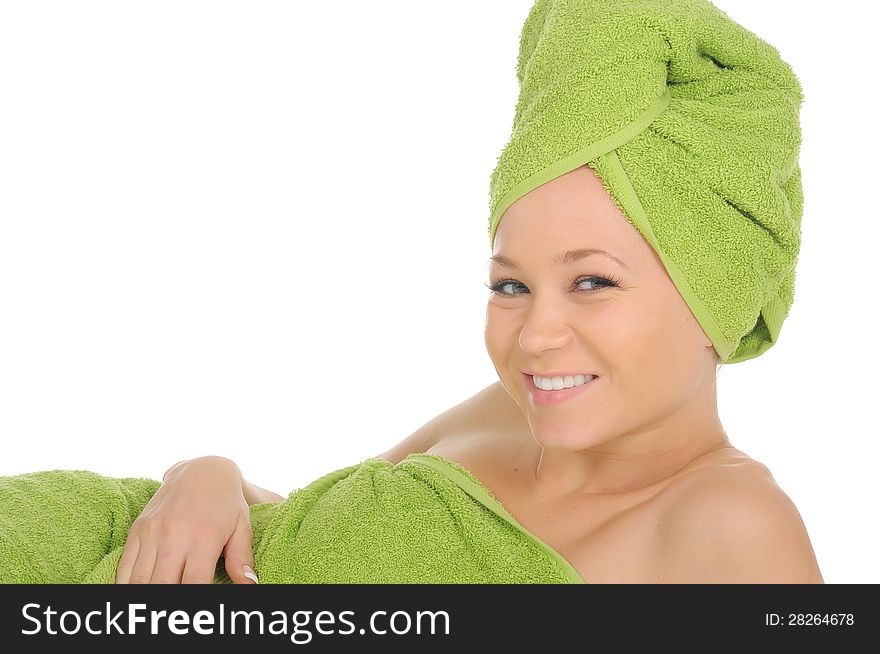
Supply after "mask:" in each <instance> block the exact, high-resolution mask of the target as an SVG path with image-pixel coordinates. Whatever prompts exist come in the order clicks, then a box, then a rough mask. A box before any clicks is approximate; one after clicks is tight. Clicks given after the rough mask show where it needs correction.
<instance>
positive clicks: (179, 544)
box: [116, 456, 257, 584]
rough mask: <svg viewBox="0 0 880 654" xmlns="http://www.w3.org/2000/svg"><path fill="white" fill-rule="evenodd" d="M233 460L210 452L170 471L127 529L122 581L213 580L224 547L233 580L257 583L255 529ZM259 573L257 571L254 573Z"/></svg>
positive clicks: (120, 569)
mask: <svg viewBox="0 0 880 654" xmlns="http://www.w3.org/2000/svg"><path fill="white" fill-rule="evenodd" d="M242 482H243V479H242V475H241V470H240V469H239V468H238V466H237V465H236V464H235V462H234V461H232V460H230V459H226V458H223V457H218V456H206V457H199V458H196V459H191V460H189V461H183V462H181V463H178V464H177V465H175V466H174V467H172V468H171V469H169V470H168V472H167V473H165V479H164V480H163V482H162V485H161V486H160V487H159V490H157V491H156V493H155V494H154V495H153V497H152V498H151V499H150V501H149V502H147V505H146V506H145V507H144V510H143V511H142V512H141V514H140V516H139V517H138V518H137V519H136V520H135V521H134V522H133V523H132V525H131V528H130V529H129V531H128V540H127V541H126V543H125V548H124V549H123V551H122V558H121V559H120V561H119V566H118V567H117V571H116V583H117V584H127V583H132V584H179V583H184V584H210V583H211V582H212V581H213V580H214V570H215V568H216V566H217V561H218V560H219V558H220V555H221V553H222V555H223V557H224V559H225V567H226V572H227V574H228V575H229V578H230V579H231V580H232V581H233V583H238V584H253V583H257V582H256V581H255V579H251V578H248V577H246V576H245V570H244V568H243V566H245V565H247V566H249V568H250V574H252V575H253V567H254V559H253V550H252V544H253V533H252V531H251V524H250V510H249V508H248V503H247V500H246V498H245V496H244V492H243V490H242ZM254 577H256V575H254Z"/></svg>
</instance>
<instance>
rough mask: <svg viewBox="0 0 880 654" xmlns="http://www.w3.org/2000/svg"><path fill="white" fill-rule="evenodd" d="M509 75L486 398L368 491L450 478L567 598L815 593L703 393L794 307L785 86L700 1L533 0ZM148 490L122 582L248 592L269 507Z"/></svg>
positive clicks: (175, 472)
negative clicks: (736, 589)
mask: <svg viewBox="0 0 880 654" xmlns="http://www.w3.org/2000/svg"><path fill="white" fill-rule="evenodd" d="M518 79H519V82H520V98H519V101H518V103H517V111H516V118H515V122H514V128H513V134H512V136H511V140H510V142H509V143H508V144H507V146H506V147H505V149H504V151H503V152H502V155H501V157H500V158H499V162H498V165H497V167H496V169H495V171H494V172H493V174H492V180H491V181H492V184H491V211H490V237H491V239H492V258H491V270H490V287H491V295H490V298H489V303H488V307H487V314H486V332H485V340H486V346H487V350H488V352H489V355H490V357H491V359H492V362H493V365H494V367H495V369H496V371H497V373H498V376H499V383H497V384H494V385H492V386H490V387H488V388H486V389H485V390H483V391H482V392H480V393H478V394H477V395H476V396H474V397H473V398H471V399H469V400H467V401H466V402H463V403H462V404H460V405H458V406H456V407H453V408H452V409H450V410H449V411H447V412H446V413H444V414H442V415H440V416H438V417H437V418H435V419H434V420H433V421H431V422H429V423H428V424H426V425H425V426H424V427H423V428H422V429H420V430H419V431H417V432H416V433H415V434H413V435H412V436H410V437H409V438H407V439H405V440H404V441H402V442H401V443H399V444H398V445H396V446H395V447H393V448H391V449H390V450H389V451H387V452H385V453H384V454H383V455H381V458H382V459H383V460H384V462H385V465H386V468H384V469H383V474H384V473H388V474H391V475H392V476H393V475H396V474H397V472H398V470H399V471H400V472H401V473H402V472H403V470H404V468H405V467H406V466H407V464H408V462H410V461H412V460H413V457H420V456H422V455H428V456H433V457H435V458H436V461H435V463H436V462H437V461H447V462H451V463H452V464H454V465H457V466H459V468H460V470H459V472H462V473H469V474H470V475H472V479H471V480H470V482H476V483H477V484H482V485H484V486H485V489H487V490H488V492H489V493H491V495H492V496H493V498H494V499H496V500H497V501H498V502H499V503H500V505H502V508H499V507H497V506H496V507H494V510H496V511H498V512H499V513H500V512H501V511H502V509H506V511H508V512H509V514H510V516H512V518H510V520H509V521H510V522H511V523H512V524H518V525H520V526H522V527H523V528H524V531H526V532H528V533H530V534H532V535H534V536H536V537H537V539H539V542H540V543H542V544H544V545H545V546H546V547H545V550H547V551H548V552H549V554H552V555H554V556H555V560H556V562H557V563H560V564H561V565H562V567H563V568H564V567H565V566H570V567H571V568H572V571H573V573H572V574H571V575H569V576H568V577H566V578H568V579H575V580H577V579H589V580H590V581H591V582H593V583H595V582H599V583H602V582H617V583H620V582H635V583H690V582H707V583H822V577H821V573H820V571H819V569H818V566H817V563H816V560H815V556H814V554H813V550H812V547H811V545H810V541H809V537H808V535H807V532H806V529H805V527H804V525H803V522H802V520H801V518H800V516H799V514H798V512H797V509H796V508H795V506H794V505H793V503H792V502H791V500H790V499H789V498H788V496H787V495H786V494H785V493H784V491H782V489H780V488H779V486H778V485H777V484H776V483H775V482H774V480H773V477H772V475H771V473H770V471H769V470H768V469H767V468H766V466H764V465H762V464H761V463H759V462H757V461H755V460H753V459H752V458H750V457H749V456H748V455H746V454H745V453H743V452H741V451H740V450H738V449H736V448H735V447H734V446H733V445H732V444H731V443H730V441H729V439H728V437H727V435H726V434H725V432H724V429H723V427H722V425H721V423H720V420H719V418H718V412H717V402H716V384H715V376H716V373H717V365H718V364H719V363H725V362H726V363H737V362H741V361H745V360H748V359H750V358H754V357H756V356H759V355H761V354H763V353H764V352H766V351H767V350H768V349H769V348H770V347H771V346H772V345H773V344H774V343H775V342H776V340H777V337H778V335H779V331H780V327H781V323H782V321H783V320H784V318H785V315H786V314H787V311H788V308H789V307H790V305H791V302H792V300H793V283H794V264H795V261H796V257H797V253H798V249H799V228H800V216H801V212H802V200H803V197H802V193H801V188H800V171H799V168H798V166H797V153H798V147H799V143H800V132H799V124H798V108H799V104H800V101H801V92H800V86H799V84H798V82H797V79H796V78H795V77H794V74H793V73H792V71H791V70H790V68H789V67H788V66H787V64H785V62H783V61H782V60H781V59H780V58H779V55H778V53H777V52H776V51H775V50H774V49H773V48H772V47H771V46H769V45H768V44H766V43H765V42H763V41H761V40H760V39H759V38H758V37H756V36H755V35H754V34H752V33H751V32H748V31H747V30H745V29H744V28H742V27H741V26H739V25H737V24H736V23H734V22H733V21H731V20H730V19H729V18H728V17H727V16H726V15H724V14H723V13H722V12H720V11H719V10H718V9H717V8H715V7H714V6H713V5H711V4H710V3H708V2H706V1H705V0H675V1H670V0H656V1H655V2H638V3H633V2H625V1H622V0H617V1H607V2H599V1H587V0H582V1H580V2H576V1H572V0H568V1H566V0H560V1H554V0H538V2H537V3H536V4H535V6H534V7H533V8H532V10H531V12H530V14H529V16H528V17H527V19H526V22H525V24H524V26H523V30H522V34H521V38H520V56H519V62H518ZM377 458H379V457H377ZM389 464H393V466H392V468H391V470H390V471H389V469H388V468H387V466H388V465H389ZM411 467H412V466H409V468H411ZM409 468H407V469H409ZM343 478H344V476H342V475H337V476H335V477H334V483H336V482H337V481H338V479H343ZM371 479H372V478H371ZM435 482H436V479H435V480H432V481H431V482H430V483H435ZM470 482H468V483H470ZM370 483H373V481H372V480H371V481H370ZM429 485H430V484H429ZM325 487H326V484H324V485H322V486H321V488H322V491H323V490H324V488H325ZM407 488H414V487H407ZM153 490H155V492H154V494H152V497H151V498H150V499H149V501H148V502H147V504H146V506H145V508H144V510H143V513H142V514H141V515H140V517H139V518H138V519H137V520H135V522H134V524H133V525H132V527H131V529H130V530H129V532H128V538H127V540H126V542H125V546H124V550H123V551H122V555H121V558H120V559H119V561H118V566H117V567H116V570H115V574H116V581H117V582H118V583H128V582H132V583H177V582H181V581H182V582H184V583H189V582H204V581H209V580H210V578H211V574H212V572H213V569H214V567H215V565H216V564H217V559H218V557H219V556H220V555H221V553H222V555H223V557H224V559H225V568H226V571H227V573H228V575H229V577H230V578H231V579H232V580H233V581H235V582H241V583H252V582H253V581H255V580H256V579H255V575H253V570H252V568H253V567H254V566H253V562H254V557H253V554H252V549H253V548H252V542H251V535H250V522H249V518H250V516H251V515H253V514H252V513H251V511H252V510H253V507H254V506H263V505H274V504H277V503H280V502H281V501H282V500H284V498H282V497H281V496H279V495H276V494H274V493H271V492H269V491H266V490H265V489H261V488H259V487H257V486H255V485H253V484H251V483H250V482H247V481H245V480H243V478H242V476H241V473H240V471H239V469H238V467H237V466H236V465H235V464H234V463H233V462H232V461H230V460H228V459H224V458H222V457H213V456H209V457H202V458H199V459H195V460H192V461H186V462H181V463H179V464H177V465H175V466H174V467H172V468H171V469H170V470H169V471H168V472H167V473H166V475H165V480H164V483H163V484H162V485H161V487H160V488H158V489H151V491H150V492H151V493H152V492H153ZM343 492H344V491H343ZM375 492H376V494H377V495H381V489H380V490H376V491H375ZM381 499H382V501H383V502H384V501H387V502H388V506H391V505H392V504H393V503H394V502H397V501H399V500H400V497H398V496H395V495H393V493H392V494H390V495H387V496H385V497H383V498H381ZM337 504H341V505H344V504H345V503H344V502H341V503H337ZM357 517H358V516H357V515H349V516H347V518H346V520H348V521H349V522H348V523H346V524H352V525H353V524H355V522H356V518H357ZM416 517H417V516H415V515H414V516H413V519H415V518H416ZM381 518H382V514H381V511H379V512H377V513H376V514H374V515H373V516H372V519H374V520H380V519H381ZM338 522H339V521H338V520H334V519H332V516H331V517H330V518H328V517H327V516H326V515H325V518H324V521H323V522H321V521H320V520H317V522H315V523H314V524H313V525H312V527H313V528H312V530H311V532H312V533H320V532H321V531H322V529H324V528H327V529H331V528H338V524H337V523H338ZM297 524H298V527H297V528H299V525H300V524H301V523H297ZM392 527H394V525H391V526H389V529H391V528H392ZM288 531H289V530H288ZM358 535H359V534H358V532H357V530H356V529H355V528H353V529H352V530H351V532H350V537H351V538H357V537H358ZM348 536H349V534H348V532H345V533H343V532H338V533H336V535H335V536H334V538H335V541H338V540H340V539H344V538H346V537H348ZM335 541H334V540H333V539H330V540H327V541H326V542H325V543H324V544H325V545H327V546H329V545H332V544H334V542H335ZM292 542H293V541H291V543H292ZM365 542H366V543H368V545H367V547H369V543H370V542H371V541H369V540H366V541H365ZM426 542H430V540H428V541H426ZM441 545H442V541H441V540H437V539H435V540H434V541H433V546H434V547H439V546H441ZM487 547H488V543H487ZM429 549H430V548H428V547H427V546H425V547H423V549H422V550H419V549H418V548H416V549H414V550H408V552H407V553H408V556H409V558H408V559H407V561H408V562H409V563H410V564H411V565H414V566H416V565H418V563H419V562H418V561H417V560H415V559H416V558H417V557H418V556H420V555H421V554H422V553H424V555H425V556H428V555H429ZM392 554H394V553H392ZM392 558H393V557H392ZM402 558H404V559H405V558H406V557H402ZM335 560H337V561H338V557H337V559H335ZM499 560H504V559H499ZM364 561H365V563H364V564H365V565H367V564H369V563H370V558H369V552H368V553H367V555H366V558H365V559H364ZM325 563H326V561H325ZM483 567H484V568H486V567H487V566H483ZM488 567H491V566H488ZM413 569H416V568H413ZM315 570H317V571H315ZM312 572H313V573H314V574H316V575H318V576H319V577H320V574H321V568H320V566H318V567H317V568H315V569H313V571H312ZM328 574H330V573H329V572H328ZM279 578H280V577H279ZM287 578H293V577H291V576H288V577H287Z"/></svg>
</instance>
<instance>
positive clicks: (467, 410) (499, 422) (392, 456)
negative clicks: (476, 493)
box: [378, 382, 528, 463]
mask: <svg viewBox="0 0 880 654" xmlns="http://www.w3.org/2000/svg"><path fill="white" fill-rule="evenodd" d="M516 422H521V423H523V424H526V423H525V420H524V418H523V417H522V414H521V413H520V411H519V407H517V406H516V404H515V403H514V402H513V400H512V399H511V398H510V395H508V393H507V391H506V390H504V387H503V386H502V385H501V383H500V382H495V383H493V384H490V385H489V386H487V387H485V388H484V389H482V390H480V391H478V392H477V393H475V394H474V395H472V396H471V397H469V398H467V399H466V400H464V401H462V402H459V403H458V404H456V405H455V406H452V407H450V408H449V409H447V410H445V411H443V412H442V413H440V414H439V415H437V416H435V417H434V418H432V419H431V420H429V421H428V422H426V423H425V424H424V425H422V426H421V427H419V428H418V429H417V430H416V431H415V432H413V433H412V434H410V435H409V436H408V437H407V438H405V439H404V440H402V441H401V442H399V443H397V444H396V445H394V446H393V447H392V448H391V449H389V450H387V451H386V452H383V453H382V454H380V455H378V456H379V458H382V459H387V460H388V461H390V462H391V463H398V462H400V461H402V460H403V459H405V458H406V457H407V456H408V455H409V454H412V453H415V452H427V451H428V450H429V449H432V448H434V447H436V446H439V445H441V444H444V443H446V442H448V441H450V440H452V439H457V437H459V436H462V435H471V434H476V433H480V432H486V431H494V430H497V429H498V428H499V427H500V426H503V425H510V424H513V423H516ZM526 426H528V425H527V424H526Z"/></svg>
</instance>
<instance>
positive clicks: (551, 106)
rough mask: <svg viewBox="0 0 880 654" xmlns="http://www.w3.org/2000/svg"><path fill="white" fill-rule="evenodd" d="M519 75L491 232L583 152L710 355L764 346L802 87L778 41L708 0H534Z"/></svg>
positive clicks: (799, 204) (794, 183) (776, 307)
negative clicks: (659, 265)
mask: <svg viewBox="0 0 880 654" xmlns="http://www.w3.org/2000/svg"><path fill="white" fill-rule="evenodd" d="M517 79H518V81H519V86H520V93H519V98H518V100H517V104H516V112H515V117H514V121H513V130H512V134H511V137H510V141H509V142H508V143H507V145H506V146H505V147H504V149H503V151H502V153H501V155H500V156H499V158H498V163H497V165H496V167H495V170H494V171H493V173H492V177H491V186H490V210H489V235H490V243H491V245H492V247H494V242H495V232H496V230H497V228H498V225H499V223H500V222H501V220H502V218H503V216H504V212H505V211H506V210H507V208H508V207H509V206H510V205H511V204H513V203H514V202H515V201H516V200H517V199H518V198H520V197H521V196H523V195H525V194H526V193H528V192H529V191H531V190H533V189H535V188H537V187H539V186H541V185H542V184H544V183H546V182H548V181H550V180H552V179H554V178H556V177H559V176H560V175H563V174H565V173H567V172H569V171H571V170H574V169H575V168H578V167H579V166H582V165H589V166H590V167H591V168H593V170H594V171H595V173H596V174H597V175H598V176H599V177H600V178H601V179H602V182H603V184H604V186H605V188H606V190H607V191H609V194H610V195H611V196H612V197H613V198H614V200H615V201H616V203H617V204H618V206H619V207H620V209H621V211H622V212H623V213H624V215H625V216H626V218H627V220H628V221H629V222H630V223H631V224H632V225H633V226H634V227H636V228H637V229H638V230H639V232H640V233H641V234H642V236H643V237H644V238H645V240H646V241H647V242H648V243H649V244H650V245H651V247H652V248H653V249H654V250H655V251H656V252H657V255H658V256H659V257H660V259H661V260H662V262H663V264H664V266H665V267H666V270H667V272H668V273H669V276H670V278H671V279H672V281H673V283H674V284H675V285H676V288H677V289H678V290H679V292H680V294H681V296H682V299H683V300H684V301H685V302H686V303H687V304H688V306H689V307H690V309H691V311H692V313H693V314H694V317H695V318H696V319H697V320H698V321H699V323H700V325H701V327H702V328H703V331H704V332H705V333H706V335H707V336H708V337H709V338H710V339H711V341H712V343H713V345H714V346H715V350H716V351H717V353H718V357H719V359H720V360H721V361H723V362H725V363H738V362H741V361H746V360H748V359H752V358H754V357H757V356H759V355H760V354H762V353H764V352H765V351H767V350H768V349H769V348H770V347H772V346H773V345H774V344H775V343H776V340H777V337H778V335H779V332H780V329H781V327H782V322H783V320H784V319H785V317H786V315H787V313H788V310H789V308H790V307H791V304H792V302H793V301H794V279H795V264H796V261H797V256H798V252H799V250H800V223H801V215H802V213H803V201H804V198H803V190H802V188H801V173H800V168H799V165H798V153H799V150H800V142H801V132H800V124H799V111H800V104H801V102H802V100H803V96H802V92H801V86H800V83H799V81H798V79H797V77H796V76H795V74H794V72H793V71H792V69H791V67H790V66H789V65H788V64H787V63H785V62H784V61H783V60H782V59H781V57H780V56H779V53H778V52H777V50H776V49H775V48H774V47H773V46H771V45H770V44H768V43H767V42H766V41H763V40H762V39H760V38H759V37H758V36H756V35H755V34H754V33H752V32H750V31H749V30H747V29H745V28H744V27H742V26H741V25H739V24H738V23H736V22H734V21H733V20H731V19H730V18H729V17H728V16H727V15H726V14H725V13H723V12H722V11H721V10H720V9H718V8H717V7H715V6H714V5H713V4H712V3H710V2H708V1H707V0H538V2H536V3H535V5H534V6H533V7H532V10H531V12H530V13H529V15H528V17H527V18H526V21H525V24H524V25H523V28H522V33H521V35H520V48H519V60H518V63H517ZM538 218H539V217H536V219H538Z"/></svg>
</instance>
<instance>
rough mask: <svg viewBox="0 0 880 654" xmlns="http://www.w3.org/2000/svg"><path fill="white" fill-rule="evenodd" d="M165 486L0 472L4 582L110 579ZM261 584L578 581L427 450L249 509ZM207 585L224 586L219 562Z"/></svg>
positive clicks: (486, 495) (62, 473)
mask: <svg viewBox="0 0 880 654" xmlns="http://www.w3.org/2000/svg"><path fill="white" fill-rule="evenodd" d="M159 486H161V482H159V481H155V480H152V479H140V478H113V477H105V476H102V475H98V474H96V473H93V472H89V471H85V470H50V471H42V472H34V473H28V474H23V475H18V476H12V477H0V583H114V580H115V577H116V565H117V564H118V562H119V558H120V557H121V555H122V549H123V546H124V544H125V539H126V536H127V533H128V529H129V527H130V526H131V523H132V522H133V521H134V520H135V519H136V518H137V517H138V516H139V515H140V513H141V511H142V510H143V508H144V506H145V505H146V503H147V502H148V501H149V500H150V498H151V497H152V496H153V494H154V493H155V492H156V490H157V489H158V488H159ZM251 526H252V527H253V531H254V562H255V565H254V569H255V571H256V573H257V575H258V576H259V578H260V583H261V584H265V583H584V580H583V579H582V578H581V577H580V575H579V574H578V573H577V571H576V570H575V569H574V568H573V567H572V566H571V565H570V564H569V563H568V562H567V561H566V560H565V559H564V558H563V557H562V556H561V555H560V554H559V553H557V552H555V551H554V550H552V549H551V548H550V547H549V546H548V545H547V544H545V543H543V542H542V541H540V540H539V539H538V538H537V537H535V536H534V535H533V534H531V533H530V532H528V531H527V530H525V529H524V528H523V527H522V526H520V525H519V524H518V523H516V521H515V519H514V518H513V517H512V516H511V515H510V514H509V513H507V511H506V510H505V509H504V507H502V506H501V504H500V503H498V501H497V500H496V499H495V498H494V497H493V496H492V495H491V492H490V491H489V490H488V488H486V487H485V486H484V485H483V484H482V483H481V482H480V481H479V480H477V478H476V477H474V476H473V475H472V474H471V473H470V472H469V471H468V470H466V469H465V468H463V467H461V466H459V465H458V464H456V463H454V462H451V461H448V460H447V459H444V458H442V457H439V456H436V455H433V454H411V455H410V456H409V457H407V458H406V459H405V460H403V461H401V462H400V463H398V464H396V465H395V464H391V463H390V462H388V461H386V460H384V459H379V458H371V459H367V460H365V461H363V462H361V463H359V464H356V465H353V466H348V467H346V468H341V469H339V470H336V471H334V472H331V473H330V474H328V475H325V476H323V477H321V478H320V479H317V480H315V481H314V482H312V483H311V484H309V485H308V486H306V487H304V488H300V489H297V490H295V491H293V492H292V493H290V495H289V496H288V497H287V499H286V500H285V501H283V502H277V503H273V502H267V503H264V504H257V505H254V506H252V507H251ZM214 583H230V579H229V577H228V576H227V574H226V572H225V569H224V567H223V559H222V558H221V559H220V561H219V562H218V564H217V568H216V571H215V578H214Z"/></svg>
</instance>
